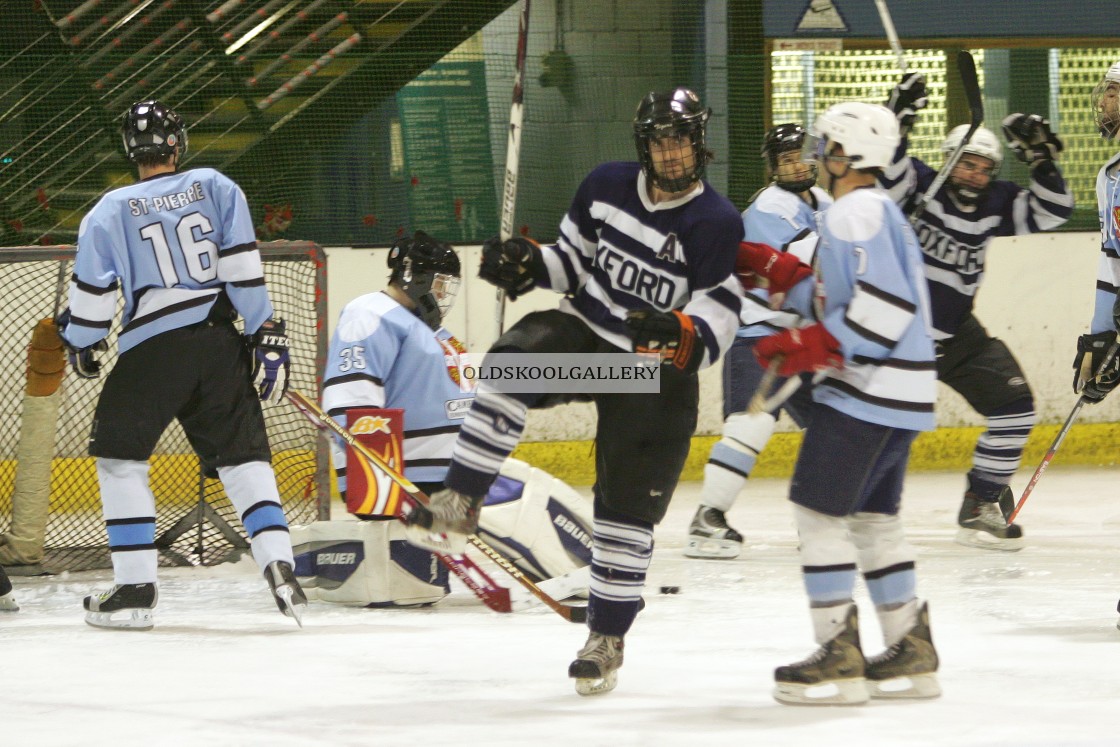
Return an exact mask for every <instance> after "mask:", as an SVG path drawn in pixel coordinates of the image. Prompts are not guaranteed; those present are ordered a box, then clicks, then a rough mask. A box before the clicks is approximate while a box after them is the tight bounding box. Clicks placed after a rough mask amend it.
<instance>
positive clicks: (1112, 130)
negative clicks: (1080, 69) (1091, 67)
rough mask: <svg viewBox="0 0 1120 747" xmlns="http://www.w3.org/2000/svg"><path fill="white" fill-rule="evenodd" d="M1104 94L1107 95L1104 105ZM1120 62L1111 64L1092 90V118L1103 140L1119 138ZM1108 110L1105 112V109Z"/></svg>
mask: <svg viewBox="0 0 1120 747" xmlns="http://www.w3.org/2000/svg"><path fill="white" fill-rule="evenodd" d="M1105 94H1108V101H1107V105H1106V99H1105ZM1118 97H1120V62H1117V63H1115V64H1113V66H1112V67H1110V68H1109V69H1108V72H1107V73H1105V74H1104V77H1103V78H1101V82H1100V83H1098V84H1097V85H1096V87H1095V88H1094V89H1093V97H1092V102H1093V117H1094V118H1095V119H1096V122H1097V130H1098V131H1099V132H1100V133H1101V137H1103V138H1104V139H1105V140H1112V139H1114V138H1117V137H1120V100H1118ZM1106 108H1107V109H1108V111H1107V112H1106V111H1105V109H1106Z"/></svg>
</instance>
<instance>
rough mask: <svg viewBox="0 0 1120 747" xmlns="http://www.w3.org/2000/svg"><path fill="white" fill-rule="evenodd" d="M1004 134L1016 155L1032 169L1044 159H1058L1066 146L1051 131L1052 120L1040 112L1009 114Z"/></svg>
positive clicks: (1005, 120)
mask: <svg viewBox="0 0 1120 747" xmlns="http://www.w3.org/2000/svg"><path fill="white" fill-rule="evenodd" d="M1003 136H1004V137H1006V138H1007V147H1008V148H1011V150H1012V151H1014V153H1015V157H1016V158H1018V159H1019V160H1020V161H1022V162H1023V163H1025V164H1027V165H1028V166H1030V167H1031V168H1032V169H1033V168H1034V167H1035V166H1037V165H1039V164H1040V163H1042V162H1043V161H1054V160H1057V158H1058V154H1059V153H1061V152H1062V149H1063V148H1064V147H1065V146H1063V145H1062V141H1061V140H1059V139H1058V136H1057V135H1055V134H1054V133H1053V132H1051V131H1050V122H1049V121H1048V120H1047V119H1045V118H1044V117H1041V116H1039V115H1038V114H1009V115H1007V117H1005V118H1004V120H1003Z"/></svg>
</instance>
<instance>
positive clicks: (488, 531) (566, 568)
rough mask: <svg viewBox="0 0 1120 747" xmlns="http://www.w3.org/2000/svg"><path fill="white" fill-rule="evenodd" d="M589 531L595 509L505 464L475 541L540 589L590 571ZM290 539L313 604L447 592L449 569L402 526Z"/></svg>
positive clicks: (415, 600) (423, 600)
mask: <svg viewBox="0 0 1120 747" xmlns="http://www.w3.org/2000/svg"><path fill="white" fill-rule="evenodd" d="M591 526H592V515H591V504H590V502H589V501H587V500H586V499H585V498H584V497H583V496H581V495H580V494H579V493H577V492H576V491H575V490H574V489H572V488H571V487H570V486H568V485H567V484H565V483H564V482H563V481H561V480H559V479H557V478H555V477H553V476H552V475H550V474H548V473H547V472H545V471H544V470H540V469H537V468H535V467H531V466H530V465H528V464H526V463H525V462H521V461H518V460H516V459H507V460H506V462H505V464H504V465H503V466H502V469H501V471H500V473H499V476H498V479H497V480H496V481H495V482H494V485H493V487H492V488H491V490H490V493H489V494H488V495H487V497H486V501H485V503H484V508H483V510H482V512H481V519H480V521H479V531H478V534H479V537H480V538H482V539H483V540H484V541H485V542H486V543H487V544H489V545H491V546H493V547H494V548H495V549H496V550H498V551H499V552H501V553H502V554H503V555H505V556H506V557H507V558H508V559H509V560H510V561H511V562H512V563H513V564H514V565H516V566H517V567H518V569H519V570H521V572H522V573H524V574H525V575H527V576H529V577H530V578H531V579H533V580H534V581H543V580H546V579H550V578H555V577H558V576H565V575H568V574H573V572H575V571H579V570H581V569H587V568H588V566H589V564H590V562H591ZM291 532H292V546H293V548H294V550H295V557H296V576H297V577H299V579H300V582H301V584H302V585H303V588H304V590H305V591H306V592H307V594H308V597H309V598H310V599H315V600H318V601H323V602H333V603H336V604H346V605H353V606H366V607H413V606H423V605H430V604H434V603H435V602H438V601H439V600H440V599H442V598H443V597H445V596H446V595H447V594H448V593H449V591H450V589H449V586H448V576H447V569H446V568H445V567H444V566H443V565H442V564H440V563H439V561H438V560H437V559H436V557H435V556H434V555H433V554H432V553H430V552H428V551H427V550H425V549H422V548H418V547H416V546H414V545H411V544H409V543H408V542H407V541H406V539H405V527H404V526H403V525H402V524H400V523H399V522H396V521H320V522H315V523H313V524H310V525H308V526H296V527H292V529H291ZM585 572H586V571H585ZM574 575H576V576H579V575H580V574H574ZM583 579H584V580H583V581H582V582H581V583H580V584H577V585H576V587H575V588H574V589H571V587H569V588H570V589H571V590H573V591H574V595H575V596H586V595H587V580H586V579H587V576H584V577H583Z"/></svg>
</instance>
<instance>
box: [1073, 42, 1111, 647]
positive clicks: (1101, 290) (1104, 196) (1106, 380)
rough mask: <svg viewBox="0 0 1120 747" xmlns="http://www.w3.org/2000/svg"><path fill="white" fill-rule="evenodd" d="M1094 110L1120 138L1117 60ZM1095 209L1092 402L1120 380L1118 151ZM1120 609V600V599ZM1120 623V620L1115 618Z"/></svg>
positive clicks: (1082, 359) (1082, 387)
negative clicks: (1097, 247)
mask: <svg viewBox="0 0 1120 747" xmlns="http://www.w3.org/2000/svg"><path fill="white" fill-rule="evenodd" d="M1092 106H1093V114H1094V117H1095V119H1096V123H1097V130H1098V131H1099V132H1100V134H1101V137H1103V138H1104V139H1105V140H1107V141H1109V142H1116V141H1120V62H1116V63H1114V64H1113V65H1112V66H1111V67H1110V68H1109V69H1108V71H1107V72H1106V73H1105V74H1104V77H1103V78H1102V79H1101V81H1100V83H1098V84H1097V85H1096V87H1095V88H1094V89H1093V97H1092ZM1097 215H1098V217H1099V218H1100V226H1101V255H1100V261H1099V263H1098V266H1097V284H1096V295H1095V299H1094V303H1093V319H1092V322H1091V323H1090V327H1089V333H1088V334H1085V335H1081V336H1080V337H1078V338H1077V356H1076V357H1075V358H1074V361H1073V370H1074V373H1073V391H1074V392H1076V393H1078V394H1080V395H1081V396H1082V397H1084V398H1085V399H1086V400H1088V401H1089V402H1093V403H1096V402H1100V401H1101V400H1103V399H1104V398H1105V397H1106V396H1107V395H1108V393H1109V392H1111V391H1112V390H1113V389H1115V388H1116V385H1117V384H1120V355H1117V356H1113V358H1112V360H1111V361H1110V362H1109V364H1108V365H1107V366H1106V367H1105V369H1104V370H1103V371H1102V370H1101V366H1102V365H1103V364H1104V363H1105V361H1106V360H1107V356H1108V353H1109V352H1110V350H1111V348H1112V346H1113V344H1114V343H1116V342H1117V340H1118V339H1120V338H1118V337H1117V335H1118V334H1120V153H1116V154H1114V155H1113V156H1112V157H1111V158H1109V159H1108V161H1107V162H1106V163H1105V164H1104V166H1102V167H1101V170H1100V171H1099V172H1097ZM1116 611H1117V612H1120V602H1118V603H1117V605H1116ZM1117 627H1118V628H1120V622H1118V623H1117Z"/></svg>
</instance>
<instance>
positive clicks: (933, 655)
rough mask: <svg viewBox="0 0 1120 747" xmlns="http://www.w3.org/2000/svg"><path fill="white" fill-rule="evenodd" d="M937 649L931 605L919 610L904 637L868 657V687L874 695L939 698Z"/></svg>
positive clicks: (882, 696) (875, 696)
mask: <svg viewBox="0 0 1120 747" xmlns="http://www.w3.org/2000/svg"><path fill="white" fill-rule="evenodd" d="M937 665H938V659H937V649H935V648H934V647H933V637H932V636H931V635H930V631H929V605H928V604H925V603H923V604H922V607H921V609H919V610H918V622H917V624H916V625H914V627H913V628H911V629H910V632H908V633H907V634H906V635H904V636H903V637H902V640H901V641H899V642H898V643H896V644H894V645H893V646H891V647H890V648H888V649H887V650H886V651H884V652H883V653H881V654H878V655H876V656H872V657H871V658H870V659H868V660H867V667H866V675H865V676H866V677H867V689H868V690H870V691H871V697H873V698H936V697H937V696H938V695H940V694H941V686H940V685H938V684H937V674H936V672H937Z"/></svg>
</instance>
